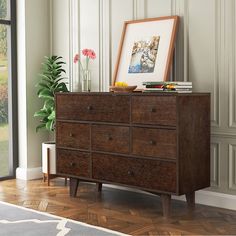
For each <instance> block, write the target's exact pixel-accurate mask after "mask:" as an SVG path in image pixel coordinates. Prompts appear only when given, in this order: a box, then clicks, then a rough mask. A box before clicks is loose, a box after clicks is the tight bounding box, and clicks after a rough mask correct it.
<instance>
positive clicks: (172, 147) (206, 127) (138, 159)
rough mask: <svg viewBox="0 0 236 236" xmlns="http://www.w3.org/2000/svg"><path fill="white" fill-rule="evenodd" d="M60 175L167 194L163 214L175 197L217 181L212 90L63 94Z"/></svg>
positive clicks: (59, 103) (190, 196) (74, 182)
mask: <svg viewBox="0 0 236 236" xmlns="http://www.w3.org/2000/svg"><path fill="white" fill-rule="evenodd" d="M56 118H57V119H56V150H57V173H58V174H59V175H61V176H63V175H64V176H69V177H70V194H71V196H76V192H77V188H78V183H79V180H83V181H84V180H86V181H92V182H95V183H97V188H98V191H101V189H102V183H111V184H115V185H123V186H128V187H133V188H137V189H141V190H145V191H148V192H151V193H155V194H158V195H160V196H161V199H162V205H163V214H164V216H168V215H169V213H170V202H171V195H182V194H185V195H186V199H187V202H188V205H189V207H194V204H195V191H196V190H199V189H202V188H205V187H208V186H209V185H210V94H208V93H188V94H177V93H158V94H157V93H148V94H147V93H130V94H129V93H128V94H114V93H60V94H57V95H56Z"/></svg>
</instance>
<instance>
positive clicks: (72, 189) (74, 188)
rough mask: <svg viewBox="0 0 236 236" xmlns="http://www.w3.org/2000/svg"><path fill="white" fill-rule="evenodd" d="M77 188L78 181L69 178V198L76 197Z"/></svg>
mask: <svg viewBox="0 0 236 236" xmlns="http://www.w3.org/2000/svg"><path fill="white" fill-rule="evenodd" d="M78 186H79V180H78V179H75V178H70V196H71V197H76V193H77V190H78Z"/></svg>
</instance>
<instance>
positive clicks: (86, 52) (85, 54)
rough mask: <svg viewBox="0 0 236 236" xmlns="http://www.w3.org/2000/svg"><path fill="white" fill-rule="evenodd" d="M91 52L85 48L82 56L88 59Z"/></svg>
mask: <svg viewBox="0 0 236 236" xmlns="http://www.w3.org/2000/svg"><path fill="white" fill-rule="evenodd" d="M89 51H90V50H89V49H87V48H85V49H83V50H82V54H83V55H84V56H86V57H87V56H88V55H89Z"/></svg>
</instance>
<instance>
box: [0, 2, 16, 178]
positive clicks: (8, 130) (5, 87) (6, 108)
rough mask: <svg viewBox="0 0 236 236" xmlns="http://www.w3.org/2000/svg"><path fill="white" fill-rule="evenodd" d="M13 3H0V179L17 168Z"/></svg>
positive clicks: (14, 16) (14, 15)
mask: <svg viewBox="0 0 236 236" xmlns="http://www.w3.org/2000/svg"><path fill="white" fill-rule="evenodd" d="M16 58H17V54H16V0H0V178H1V179H5V178H9V177H14V175H15V169H16V165H17V87H16V83H17V71H16V65H17V64H16Z"/></svg>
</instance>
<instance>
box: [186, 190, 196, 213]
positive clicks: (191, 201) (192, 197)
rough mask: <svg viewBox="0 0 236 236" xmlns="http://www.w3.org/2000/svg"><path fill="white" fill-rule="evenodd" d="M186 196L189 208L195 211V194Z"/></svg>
mask: <svg viewBox="0 0 236 236" xmlns="http://www.w3.org/2000/svg"><path fill="white" fill-rule="evenodd" d="M185 196H186V200H187V203H188V208H189V209H190V210H192V209H194V208H195V192H192V193H186V194H185Z"/></svg>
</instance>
